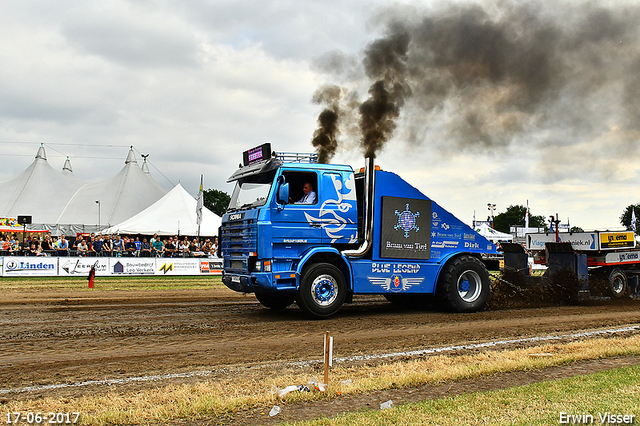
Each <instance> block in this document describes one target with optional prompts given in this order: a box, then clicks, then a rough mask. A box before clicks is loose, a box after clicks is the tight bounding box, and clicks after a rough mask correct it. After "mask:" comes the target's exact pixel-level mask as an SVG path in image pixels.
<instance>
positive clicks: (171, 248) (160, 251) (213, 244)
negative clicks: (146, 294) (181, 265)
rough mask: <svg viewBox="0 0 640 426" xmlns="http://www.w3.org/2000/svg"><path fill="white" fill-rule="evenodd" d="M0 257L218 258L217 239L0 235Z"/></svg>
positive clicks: (93, 235) (175, 236)
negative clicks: (23, 237)
mask: <svg viewBox="0 0 640 426" xmlns="http://www.w3.org/2000/svg"><path fill="white" fill-rule="evenodd" d="M0 256H80V257H88V256H91V257H98V256H104V257H121V256H122V257H208V258H215V257H218V237H213V238H204V239H202V238H201V239H198V238H196V237H187V236H183V237H179V236H177V235H174V236H173V237H159V236H158V234H154V235H153V236H152V237H150V238H147V237H146V236H131V235H124V236H121V235H113V236H112V235H95V234H90V235H78V236H77V237H76V238H73V239H67V237H66V236H65V235H60V236H59V237H55V236H54V237H52V236H51V235H49V234H48V233H45V234H44V235H43V236H39V235H37V234H27V236H26V237H25V239H24V242H23V241H22V240H19V239H18V237H17V235H16V234H6V233H0Z"/></svg>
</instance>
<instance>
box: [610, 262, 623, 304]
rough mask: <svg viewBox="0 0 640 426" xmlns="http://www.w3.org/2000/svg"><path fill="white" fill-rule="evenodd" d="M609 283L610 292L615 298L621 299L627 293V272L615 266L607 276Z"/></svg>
mask: <svg viewBox="0 0 640 426" xmlns="http://www.w3.org/2000/svg"><path fill="white" fill-rule="evenodd" d="M607 282H608V283H609V293H610V294H611V297H612V298H614V299H620V298H621V297H624V295H625V294H626V293H627V274H625V273H624V272H623V271H622V270H621V269H619V268H615V269H613V270H612V271H611V272H610V273H609V276H608V277H607Z"/></svg>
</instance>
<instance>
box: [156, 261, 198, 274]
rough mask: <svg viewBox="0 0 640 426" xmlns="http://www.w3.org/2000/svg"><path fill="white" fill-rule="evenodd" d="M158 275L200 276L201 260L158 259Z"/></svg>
mask: <svg viewBox="0 0 640 426" xmlns="http://www.w3.org/2000/svg"><path fill="white" fill-rule="evenodd" d="M155 273H156V275H200V260H199V259H196V258H186V259H180V258H175V259H173V258H162V257H159V258H157V259H156V271H155Z"/></svg>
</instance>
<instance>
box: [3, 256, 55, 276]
mask: <svg viewBox="0 0 640 426" xmlns="http://www.w3.org/2000/svg"><path fill="white" fill-rule="evenodd" d="M3 263H4V264H3V266H2V276H4V277H24V276H53V277H55V276H56V275H58V258H56V257H35V256H33V257H27V256H24V257H23V256H11V257H5V258H4V262H3Z"/></svg>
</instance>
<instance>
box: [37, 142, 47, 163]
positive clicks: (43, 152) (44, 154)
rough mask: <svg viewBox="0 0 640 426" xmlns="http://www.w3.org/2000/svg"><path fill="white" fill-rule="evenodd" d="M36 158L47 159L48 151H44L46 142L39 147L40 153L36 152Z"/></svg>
mask: <svg viewBox="0 0 640 426" xmlns="http://www.w3.org/2000/svg"><path fill="white" fill-rule="evenodd" d="M36 158H41V159H43V160H46V159H47V153H46V152H45V151H44V144H43V143H41V144H40V148H38V153H37V154H36Z"/></svg>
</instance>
